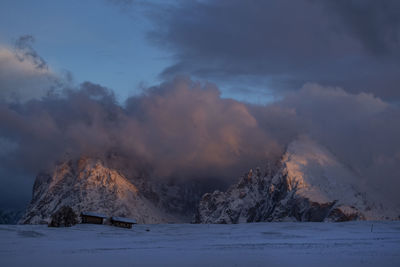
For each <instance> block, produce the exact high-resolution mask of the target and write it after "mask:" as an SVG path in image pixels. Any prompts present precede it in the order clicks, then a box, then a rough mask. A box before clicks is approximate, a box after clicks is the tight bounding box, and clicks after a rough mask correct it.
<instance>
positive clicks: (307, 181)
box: [195, 138, 400, 223]
mask: <svg viewBox="0 0 400 267" xmlns="http://www.w3.org/2000/svg"><path fill="white" fill-rule="evenodd" d="M364 190H366V188H365V187H364V186H363V185H362V183H361V180H360V179H359V177H356V175H355V174H354V173H353V172H352V171H351V170H349V169H348V168H347V167H345V166H344V165H343V164H341V163H340V162H339V161H338V160H337V159H336V158H335V156H334V155H333V154H332V153H331V152H329V151H328V150H327V149H325V148H324V147H322V146H320V145H318V144H317V143H315V142H314V141H312V140H310V139H308V138H300V139H299V140H296V141H294V142H292V143H291V144H290V145H289V146H288V149H287V151H286V153H285V154H284V156H283V158H282V160H281V161H280V162H278V163H277V164H276V165H274V166H272V167H269V168H267V170H266V172H265V173H264V174H262V173H261V171H260V170H259V169H256V171H255V172H253V171H250V172H249V173H248V174H246V175H244V176H243V177H241V179H240V180H239V182H238V183H237V184H235V185H232V186H231V187H230V188H229V189H228V190H227V191H226V192H219V191H215V192H214V193H208V194H205V195H204V196H203V198H202V200H201V201H200V204H199V208H198V211H197V213H196V217H195V222H197V223H240V222H260V221H347V220H365V219H366V220H382V219H398V218H399V217H398V216H399V214H400V211H399V209H398V207H397V208H394V207H388V206H386V207H385V206H383V205H380V204H378V203H377V202H376V200H374V199H369V198H368V197H367V196H368V194H367V193H366V191H364Z"/></svg>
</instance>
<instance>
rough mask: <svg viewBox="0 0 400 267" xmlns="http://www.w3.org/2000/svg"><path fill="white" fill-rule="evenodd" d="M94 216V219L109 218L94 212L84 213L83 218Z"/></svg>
mask: <svg viewBox="0 0 400 267" xmlns="http://www.w3.org/2000/svg"><path fill="white" fill-rule="evenodd" d="M82 215H83V216H92V217H99V218H103V219H105V218H107V215H104V214H102V213H97V212H92V211H82V212H81V216H82Z"/></svg>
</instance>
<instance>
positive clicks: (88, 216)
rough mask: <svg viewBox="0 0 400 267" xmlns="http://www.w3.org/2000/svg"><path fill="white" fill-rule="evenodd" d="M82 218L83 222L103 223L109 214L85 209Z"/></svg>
mask: <svg viewBox="0 0 400 267" xmlns="http://www.w3.org/2000/svg"><path fill="white" fill-rule="evenodd" d="M81 218H82V223H93V224H103V220H104V219H106V218H107V216H106V215H104V214H101V213H97V212H91V211H85V212H81Z"/></svg>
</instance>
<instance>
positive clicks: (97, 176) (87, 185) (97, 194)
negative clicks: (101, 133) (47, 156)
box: [19, 158, 173, 224]
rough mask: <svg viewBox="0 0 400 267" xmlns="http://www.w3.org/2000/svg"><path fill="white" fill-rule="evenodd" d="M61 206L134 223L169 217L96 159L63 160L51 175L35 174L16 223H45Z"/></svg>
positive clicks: (165, 220)
mask: <svg viewBox="0 0 400 267" xmlns="http://www.w3.org/2000/svg"><path fill="white" fill-rule="evenodd" d="M65 205H67V206H70V207H71V208H72V209H73V210H74V211H75V212H76V213H77V214H80V213H81V212H84V211H96V212H99V213H104V214H106V215H107V216H121V217H129V218H135V219H136V220H137V221H138V223H162V222H168V221H170V220H173V218H172V216H170V215H168V214H166V213H165V212H163V211H162V210H160V209H159V208H157V207H156V206H155V205H154V203H153V202H152V201H150V200H148V199H147V198H146V197H144V196H143V195H142V194H141V193H140V192H139V190H138V189H137V187H136V186H135V185H133V184H132V183H131V182H130V181H128V180H127V179H126V178H125V177H124V176H123V175H122V174H121V173H119V172H118V171H116V170H113V169H109V168H107V167H105V166H104V165H103V164H102V162H101V161H100V160H97V159H89V158H82V159H80V160H79V161H67V162H64V163H62V164H60V165H58V166H57V167H56V169H55V171H54V173H53V174H52V175H49V174H40V175H38V177H37V178H36V181H35V184H34V187H33V198H32V201H31V203H30V205H29V207H28V209H27V212H26V213H25V215H24V216H23V217H22V219H21V220H20V221H19V222H20V223H23V224H42V223H48V222H49V221H50V218H51V215H52V214H53V213H54V212H56V211H57V210H58V209H59V208H60V207H62V206H65Z"/></svg>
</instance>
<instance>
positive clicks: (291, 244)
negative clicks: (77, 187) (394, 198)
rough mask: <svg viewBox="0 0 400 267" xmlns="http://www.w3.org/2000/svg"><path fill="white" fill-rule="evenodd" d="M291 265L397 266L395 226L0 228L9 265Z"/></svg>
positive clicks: (2, 254)
mask: <svg viewBox="0 0 400 267" xmlns="http://www.w3.org/2000/svg"><path fill="white" fill-rule="evenodd" d="M147 230H148V231H147ZM293 265H295V266H308V267H309V266H341V267H343V266H400V222H398V221H384V222H372V221H356V222H346V223H304V222H303V223H293V222H291V223H286V222H285V223H283V222H280V223H249V224H236V225H215V224H214V225H207V224H200V225H199V224H194V225H193V224H158V225H155V224H153V225H145V224H142V225H135V226H134V227H133V228H132V229H123V228H117V227H112V226H107V225H89V224H80V225H76V226H73V227H70V228H48V227H47V226H44V225H0V266H7V267H8V266H40V267H46V266H51V267H53V266H293Z"/></svg>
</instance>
